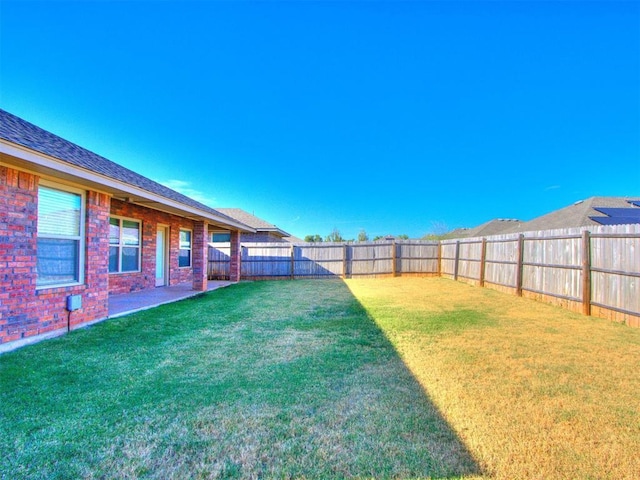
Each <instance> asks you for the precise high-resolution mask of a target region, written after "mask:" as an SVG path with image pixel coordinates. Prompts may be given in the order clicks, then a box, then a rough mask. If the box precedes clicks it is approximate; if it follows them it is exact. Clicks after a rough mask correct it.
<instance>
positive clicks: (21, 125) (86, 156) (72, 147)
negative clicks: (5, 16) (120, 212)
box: [0, 109, 233, 221]
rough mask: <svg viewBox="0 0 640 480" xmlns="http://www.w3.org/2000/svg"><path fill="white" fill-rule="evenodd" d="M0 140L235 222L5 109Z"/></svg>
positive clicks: (2, 112)
mask: <svg viewBox="0 0 640 480" xmlns="http://www.w3.org/2000/svg"><path fill="white" fill-rule="evenodd" d="M0 138H2V139H4V140H7V141H9V142H12V143H15V144H18V145H22V146H24V147H27V148H30V149H31V150H35V151H37V152H40V153H43V154H45V155H49V156H51V157H55V158H56V159H58V160H62V161H64V162H67V163H69V164H71V165H73V166H76V167H80V168H84V169H87V170H89V171H91V172H93V173H98V174H102V175H106V176H108V177H110V178H112V179H114V180H117V181H119V182H122V183H126V184H128V185H132V186H134V187H138V188H141V189H143V190H146V191H147V192H150V193H153V194H155V195H160V196H161V197H164V198H166V199H168V200H173V201H175V202H178V203H181V204H183V205H186V206H189V207H193V208H197V209H199V210H202V211H204V212H207V213H210V214H212V215H216V216H219V217H222V219H225V218H226V219H228V220H230V221H232V220H233V219H232V218H230V217H228V216H227V215H225V214H223V213H220V212H218V211H217V210H215V209H213V208H211V207H208V206H207V205H204V204H202V203H200V202H198V201H196V200H193V199H192V198H189V197H187V196H186V195H183V194H181V193H179V192H176V191H175V190H172V189H170V188H168V187H165V186H164V185H161V184H159V183H158V182H154V181H153V180H151V179H149V178H147V177H144V176H142V175H140V174H139V173H136V172H134V171H133V170H129V169H128V168H125V167H123V166H122V165H118V164H117V163H115V162H112V161H111V160H108V159H106V158H104V157H102V156H100V155H98V154H96V153H93V152H91V151H89V150H87V149H86V148H83V147H80V146H78V145H76V144H74V143H72V142H70V141H68V140H65V139H64V138H61V137H59V136H57V135H54V134H53V133H51V132H48V131H46V130H44V129H42V128H40V127H38V126H36V125H34V124H32V123H29V122H27V121H26V120H23V119H21V118H19V117H17V116H15V115H13V114H11V113H9V112H7V111H5V110H2V109H0Z"/></svg>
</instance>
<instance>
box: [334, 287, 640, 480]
mask: <svg viewBox="0 0 640 480" xmlns="http://www.w3.org/2000/svg"><path fill="white" fill-rule="evenodd" d="M347 285H348V286H349V288H350V289H351V291H352V292H353V294H354V296H356V297H357V298H358V299H359V301H360V302H361V303H362V304H363V305H364V306H365V308H366V310H367V312H368V313H369V314H370V316H371V317H372V318H373V319H374V320H375V321H376V323H377V324H378V325H379V326H380V328H381V329H382V330H383V331H384V332H385V334H386V335H387V337H388V338H389V340H390V341H391V342H392V343H393V345H394V346H395V348H396V349H397V350H398V352H399V354H400V355H401V357H402V358H403V360H404V362H405V364H406V365H407V367H408V368H409V369H410V370H411V372H413V374H414V375H415V377H416V378H417V379H418V381H419V382H420V384H421V385H422V386H423V388H424V389H425V391H426V392H427V394H428V395H429V397H430V398H431V399H432V400H433V402H434V403H435V405H437V407H438V408H439V409H440V411H441V412H442V414H443V416H444V417H445V419H446V420H447V421H448V422H449V424H450V425H451V427H452V428H453V429H454V430H455V431H456V433H457V434H458V435H459V437H460V438H461V439H463V441H464V443H465V444H466V445H467V447H468V448H469V449H470V451H471V452H472V454H473V455H474V457H475V458H476V459H477V461H478V462H479V463H480V465H481V466H482V468H483V469H484V470H485V471H487V472H489V474H490V475H491V476H492V477H495V478H612V479H614V478H615V479H621V478H629V479H631V478H638V476H639V474H640V455H638V451H639V450H640V420H639V419H640V401H639V399H638V394H639V392H640V371H639V370H638V359H639V358H640V330H638V329H631V328H628V327H625V326H621V325H619V324H615V323H609V322H607V321H603V320H599V319H593V318H588V317H584V316H580V315H577V314H573V313H570V312H567V311H565V310H561V309H559V308H556V307H552V306H549V305H545V304H541V303H536V302H534V301H531V300H527V299H522V298H518V297H513V296H509V295H505V294H501V293H498V292H495V291H492V290H488V289H481V288H476V287H471V286H468V285H465V284H462V283H456V282H453V281H450V280H446V279H439V278H425V279H415V278H409V279H407V278H405V279H403V278H396V279H386V280H376V281H367V280H348V281H347Z"/></svg>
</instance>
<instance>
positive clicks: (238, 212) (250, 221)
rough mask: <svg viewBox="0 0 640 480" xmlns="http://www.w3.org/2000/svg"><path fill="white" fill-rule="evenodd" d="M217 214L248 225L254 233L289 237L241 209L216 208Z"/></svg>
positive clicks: (270, 224)
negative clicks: (219, 213) (220, 213)
mask: <svg viewBox="0 0 640 480" xmlns="http://www.w3.org/2000/svg"><path fill="white" fill-rule="evenodd" d="M216 210H218V211H219V212H222V213H223V214H225V215H227V216H229V217H231V218H235V219H236V220H238V221H239V222H242V223H244V224H245V225H249V226H250V227H251V228H253V229H254V230H255V231H256V232H266V233H273V234H274V235H276V236H278V237H290V236H291V235H290V234H288V233H287V232H285V231H284V230H281V229H280V228H278V227H276V226H275V225H273V224H272V223H269V222H267V221H266V220H263V219H262V218H259V217H256V216H255V215H252V214H251V213H249V212H246V211H244V210H242V209H241V208H216Z"/></svg>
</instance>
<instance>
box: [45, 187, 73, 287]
mask: <svg viewBox="0 0 640 480" xmlns="http://www.w3.org/2000/svg"><path fill="white" fill-rule="evenodd" d="M84 218H85V213H84V192H82V191H80V190H76V189H72V188H68V187H64V186H57V185H54V184H48V183H44V184H42V183H41V184H40V185H39V186H38V240H37V251H36V257H37V259H36V286H37V287H47V288H48V287H59V286H65V285H77V284H80V283H82V282H84V272H83V270H84V244H85V242H84Z"/></svg>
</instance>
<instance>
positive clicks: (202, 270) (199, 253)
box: [191, 222, 209, 292]
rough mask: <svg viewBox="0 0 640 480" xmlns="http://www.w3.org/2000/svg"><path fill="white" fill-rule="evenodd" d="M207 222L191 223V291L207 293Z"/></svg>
mask: <svg viewBox="0 0 640 480" xmlns="http://www.w3.org/2000/svg"><path fill="white" fill-rule="evenodd" d="M208 233H209V225H208V224H207V222H193V246H192V249H193V250H192V252H191V255H192V258H193V289H194V290H198V291H200V292H206V291H207V259H208V258H207V257H208V252H207V234H208Z"/></svg>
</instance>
